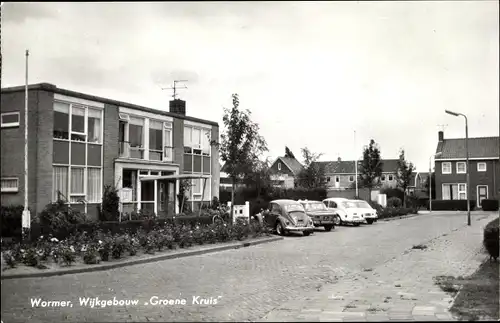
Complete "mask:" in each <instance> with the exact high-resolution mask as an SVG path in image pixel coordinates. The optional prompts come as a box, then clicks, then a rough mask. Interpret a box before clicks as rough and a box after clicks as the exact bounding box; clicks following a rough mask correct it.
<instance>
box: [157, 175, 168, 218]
mask: <svg viewBox="0 0 500 323" xmlns="http://www.w3.org/2000/svg"><path fill="white" fill-rule="evenodd" d="M157 203H158V216H166V215H167V210H168V209H167V183H166V182H165V181H161V180H159V181H158V201H157Z"/></svg>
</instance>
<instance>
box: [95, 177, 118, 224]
mask: <svg viewBox="0 0 500 323" xmlns="http://www.w3.org/2000/svg"><path fill="white" fill-rule="evenodd" d="M119 206H120V197H119V196H118V190H117V189H116V188H114V187H112V186H111V185H105V186H104V193H103V195H102V204H101V207H100V208H99V220H101V221H117V220H118V218H119V217H120V211H119Z"/></svg>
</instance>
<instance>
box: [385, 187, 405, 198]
mask: <svg viewBox="0 0 500 323" xmlns="http://www.w3.org/2000/svg"><path fill="white" fill-rule="evenodd" d="M380 194H385V195H386V196H387V200H388V201H389V199H391V198H393V197H396V198H398V199H399V200H400V201H403V198H404V192H403V190H402V189H400V188H395V187H384V188H382V189H381V190H380Z"/></svg>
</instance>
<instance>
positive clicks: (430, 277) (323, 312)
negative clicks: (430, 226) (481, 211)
mask: <svg viewBox="0 0 500 323" xmlns="http://www.w3.org/2000/svg"><path fill="white" fill-rule="evenodd" d="M497 216H498V215H496V214H490V215H488V216H482V217H479V218H478V219H476V220H477V221H474V222H473V223H472V226H471V227H467V226H465V225H464V226H462V227H461V228H456V229H453V230H452V231H451V232H450V233H445V234H443V235H441V236H439V237H436V238H434V239H431V240H430V241H428V242H426V243H425V245H426V246H427V249H409V250H407V251H405V252H403V253H402V254H401V255H399V256H398V257H396V258H393V259H391V260H390V261H388V262H386V263H384V264H383V265H381V266H379V267H377V268H369V269H367V270H364V271H361V272H358V273H353V274H352V275H350V276H349V277H345V278H344V279H342V280H341V281H338V283H337V284H335V285H333V286H329V288H328V289H325V290H324V291H323V292H322V293H319V294H318V293H315V295H310V296H309V297H306V298H305V299H307V300H306V301H301V302H299V303H300V305H298V304H295V303H294V304H293V305H290V304H286V305H284V306H281V307H280V308H277V309H275V310H273V311H272V312H270V313H268V314H267V315H266V316H265V317H264V318H263V319H261V320H260V321H303V320H305V321H350V320H354V321H388V320H396V321H436V320H437V321H440V320H446V321H449V320H455V318H454V317H453V316H452V315H451V313H450V312H449V308H450V307H451V306H452V305H453V301H454V299H453V298H452V297H451V296H449V295H448V294H446V293H445V292H443V291H442V290H441V288H440V287H439V286H437V285H435V283H434V277H436V276H440V275H445V276H448V275H450V276H455V277H458V276H469V275H471V274H473V273H474V271H475V270H477V268H478V267H479V266H480V264H481V263H482V261H484V259H485V258H486V256H485V254H484V252H483V249H482V246H481V240H482V228H483V227H484V226H485V225H486V224H487V223H488V222H489V221H491V220H493V219H494V218H495V217H497Z"/></svg>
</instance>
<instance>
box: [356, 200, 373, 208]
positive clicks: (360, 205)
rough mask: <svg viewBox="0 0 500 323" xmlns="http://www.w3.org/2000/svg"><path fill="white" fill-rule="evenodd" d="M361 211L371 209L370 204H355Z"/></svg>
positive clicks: (360, 202) (359, 202) (361, 202)
mask: <svg viewBox="0 0 500 323" xmlns="http://www.w3.org/2000/svg"><path fill="white" fill-rule="evenodd" d="M354 203H355V204H356V205H357V206H358V207H359V208H360V209H371V206H370V204H368V203H366V202H365V201H358V202H354Z"/></svg>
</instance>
